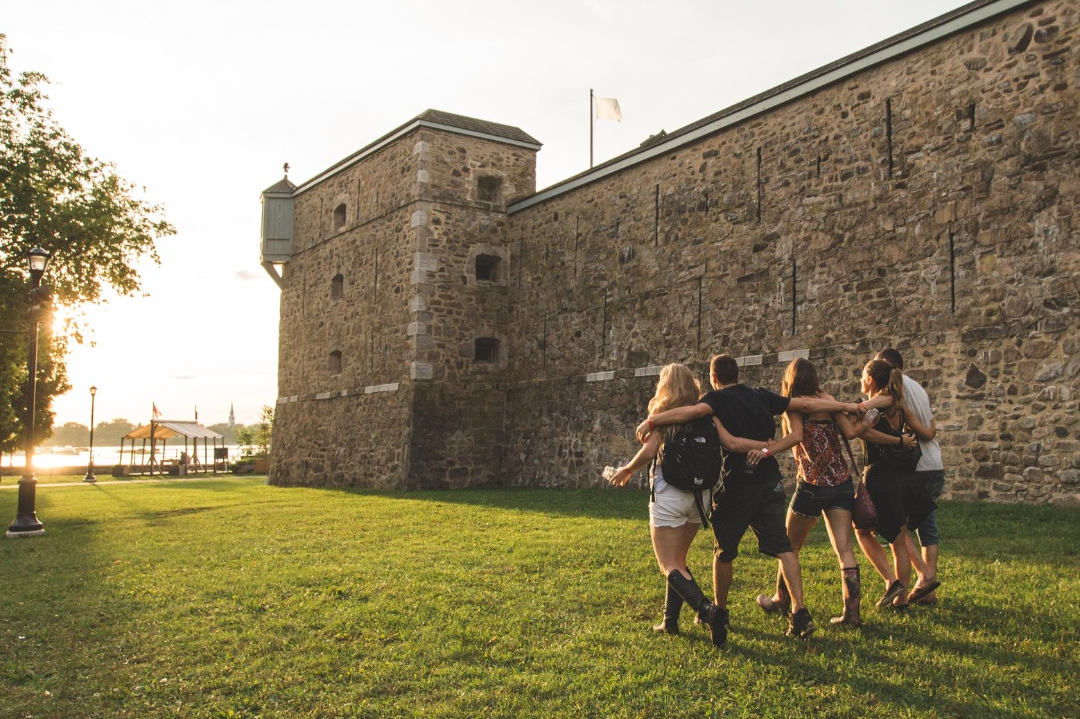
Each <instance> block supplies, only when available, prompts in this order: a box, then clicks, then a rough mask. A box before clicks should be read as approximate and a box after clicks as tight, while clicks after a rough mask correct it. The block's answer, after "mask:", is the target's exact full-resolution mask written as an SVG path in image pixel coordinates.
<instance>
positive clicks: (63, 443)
mask: <svg viewBox="0 0 1080 719" xmlns="http://www.w3.org/2000/svg"><path fill="white" fill-rule="evenodd" d="M89 442H90V428H89V427H87V426H86V425H85V424H83V423H82V422H64V423H63V424H62V425H60V426H59V427H53V436H52V439H50V440H49V441H48V442H46V443H45V444H46V445H47V446H51V447H85V446H86V445H87V444H89Z"/></svg>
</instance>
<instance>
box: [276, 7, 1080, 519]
mask: <svg viewBox="0 0 1080 719" xmlns="http://www.w3.org/2000/svg"><path fill="white" fill-rule="evenodd" d="M1078 21H1080V3H1077V2H1076V0H1056V1H1045V2H1030V3H1017V2H1003V1H1000V0H999V1H996V2H995V1H992V0H984V1H982V2H975V3H971V4H970V5H968V6H965V7H964V8H961V9H959V10H958V11H955V12H953V13H950V14H949V15H947V16H943V18H939V19H938V20H936V21H932V22H931V23H927V24H926V25H925V26H922V27H920V28H915V29H913V30H912V31H909V32H908V33H905V34H903V35H901V36H898V37H897V38H893V39H892V40H889V41H886V42H884V43H881V44H879V45H877V46H874V47H873V48H868V49H867V50H866V51H864V52H862V53H858V54H856V55H854V56H852V57H850V58H845V59H844V60H841V61H839V62H837V63H834V64H833V65H831V66H829V67H827V68H823V69H822V70H820V71H818V72H816V73H811V74H810V75H808V76H805V77H803V78H799V79H797V80H795V81H792V82H791V83H788V84H787V85H785V86H783V87H781V88H777V89H775V90H773V91H770V92H768V93H765V94H763V95H761V96H759V97H757V98H752V99H751V100H748V101H747V102H746V103H742V104H741V105H739V106H736V107H735V108H730V109H729V110H726V111H724V112H721V113H718V114H717V115H714V116H712V117H709V118H705V119H703V120H702V121H700V122H698V123H694V124H693V125H691V126H688V127H687V128H683V129H682V130H679V131H676V132H674V133H671V134H670V135H667V136H666V137H664V138H662V139H661V140H660V141H659V142H657V143H654V144H652V145H648V146H645V147H642V148H641V149H639V150H637V151H635V152H632V153H629V154H628V155H625V156H623V157H621V158H616V159H615V160H612V161H611V162H609V163H606V164H605V165H603V166H600V167H598V168H595V169H594V170H592V171H590V172H587V173H584V174H582V175H579V176H577V177H575V178H571V179H569V180H567V181H565V182H563V183H560V184H559V185H556V186H554V187H552V188H548V189H547V190H544V191H542V192H540V193H535V190H534V180H533V177H534V162H535V151H536V150H537V149H538V147H539V143H536V141H535V140H532V139H531V138H529V137H528V136H527V135H525V134H524V133H522V132H521V131H520V130H516V128H507V127H505V126H500V125H494V124H492V123H483V122H480V121H476V120H470V119H469V118H458V117H456V116H449V115H445V114H443V113H425V115H422V116H420V118H417V121H414V123H413V124H412V125H409V124H407V125H406V126H403V128H402V130H403V131H404V134H402V135H401V136H400V137H397V138H396V139H393V141H391V142H389V143H387V144H385V145H383V146H380V145H379V143H375V144H374V145H373V146H371V147H370V148H368V149H369V150H371V152H370V153H369V154H366V155H365V154H364V152H365V151H361V153H359V155H361V157H360V159H359V160H358V161H357V162H355V163H354V164H352V165H349V166H347V167H342V168H340V169H337V170H335V168H331V170H330V171H328V172H327V173H324V176H322V177H320V178H316V180H314V181H312V182H309V183H307V184H305V185H304V186H301V187H300V188H298V189H297V190H295V191H294V196H293V197H294V201H295V205H296V215H295V217H296V219H295V224H294V238H293V245H294V251H293V256H292V258H291V259H290V260H289V261H288V262H287V263H285V264H284V271H283V277H282V284H283V291H282V324H281V370H280V379H279V382H280V387H281V392H280V394H281V397H280V398H279V400H278V414H277V419H276V422H275V437H274V458H273V462H272V465H271V481H272V482H276V483H283V484H296V483H305V484H333V485H348V486H383V487H385V486H395V487H455V486H474V485H478V484H520V485H533V486H561V487H574V486H591V485H596V484H599V483H600V482H601V480H600V478H599V469H600V468H601V467H602V466H603V465H604V464H609V463H615V462H617V461H619V460H624V459H626V458H628V457H629V455H630V454H631V453H632V452H633V450H634V447H633V444H632V442H631V440H630V438H629V434H630V432H631V430H632V428H633V426H634V425H636V423H637V421H639V419H640V418H641V416H642V414H643V408H644V406H645V403H646V401H647V399H648V397H649V396H650V394H651V392H652V387H653V384H654V383H655V373H656V371H657V368H658V367H659V366H660V365H662V364H664V363H667V362H671V361H683V362H687V363H689V364H691V365H692V366H694V367H695V368H697V369H699V370H701V376H702V378H703V379H704V368H705V364H706V362H707V360H708V358H709V357H710V356H711V355H712V354H715V353H717V352H728V353H731V354H734V355H736V356H739V357H740V358H741V361H742V363H743V373H744V379H745V380H746V381H747V382H749V383H756V384H762V385H765V386H770V387H778V386H779V380H780V375H781V373H782V370H783V367H784V365H785V364H786V363H787V362H788V361H790V359H791V357H792V356H796V355H800V356H808V357H810V358H811V359H812V360H813V361H814V362H815V364H816V365H817V366H818V368H819V371H820V372H821V373H822V376H823V378H824V379H825V380H826V388H827V389H828V390H829V391H831V392H833V393H835V394H837V395H839V396H843V397H854V396H855V394H856V392H857V391H858V381H857V377H858V373H859V371H860V370H861V367H862V364H863V363H864V362H865V360H866V359H868V358H869V357H870V356H872V354H873V353H874V352H875V351H876V350H877V349H879V348H881V347H883V346H885V345H888V344H891V345H894V346H897V347H898V348H900V350H901V351H902V352H903V353H904V355H905V358H906V360H907V363H908V371H909V373H910V374H911V375H912V376H913V377H915V378H916V379H918V380H919V381H921V382H922V383H923V384H924V386H926V387H927V390H928V391H929V393H930V395H931V399H932V401H933V403H934V405H935V409H936V410H937V422H938V426H939V428H940V430H941V434H940V436H941V439H942V443H943V448H944V452H945V461H946V467H947V470H946V471H947V476H948V485H947V492H948V496H951V497H954V498H984V499H994V500H1003V501H1018V500H1019V501H1055V502H1075V501H1076V500H1077V498H1078V497H1080V489H1078V484H1080V455H1078V453H1077V451H1076V450H1077V447H1078V446H1080V445H1078V441H1080V421H1078V420H1080V417H1078V415H1077V391H1078V387H1077V384H1078V382H1077V376H1078V374H1080V332H1077V329H1078V320H1077V312H1078V310H1080V293H1078V288H1077V273H1078V270H1080V254H1078V249H1077V242H1076V231H1075V228H1074V226H1073V225H1074V215H1075V214H1076V211H1077V204H1078V200H1080V174H1078V172H1077V168H1078V160H1080V145H1078V138H1077V132H1078V129H1077V128H1078V126H1080V124H1078V112H1077V111H1078V109H1080V108H1078V104H1080V98H1078V93H1077V87H1078V84H1080V62H1078V57H1077V54H1078V47H1080V42H1078V29H1077V24H1078ZM425 117H427V118H429V119H430V120H431V122H427V123H425V121H424V118H425ZM414 125H415V127H414ZM409 128H412V129H409ZM393 135H394V134H393V133H392V134H391V136H393ZM391 136H388V137H391ZM380 142H381V141H380ZM341 204H345V206H346V224H345V226H344V228H341V229H338V228H336V227H335V209H336V208H338V207H339V206H340V205H341ZM337 219H338V220H340V215H338V217H337ZM478 257H479V258H480V261H479V262H478V260H477V258H478ZM376 265H377V266H378V270H377V271H376V270H375V266H376ZM335 275H342V276H343V277H344V290H343V292H342V296H341V297H340V298H337V299H335V298H332V297H331V293H332V291H333V290H332V279H333V278H334V277H335ZM376 278H377V282H376ZM478 340H483V342H489V343H493V344H492V346H494V347H495V350H494V352H491V351H490V347H489V345H488V344H482V343H481V344H479V345H478V342H477V341H478ZM481 345H482V346H481ZM335 348H336V351H340V352H341V367H340V371H339V372H337V373H336V374H335V373H331V372H330V370H329V369H328V368H329V367H331V364H330V363H329V360H328V358H329V354H330V352H332V351H335ZM382 385H392V386H394V387H395V389H393V390H392V391H383V392H368V391H367V389H366V388H371V387H376V386H382ZM343 392H344V394H345V396H342V393H343ZM327 393H329V394H327ZM335 393H336V394H335Z"/></svg>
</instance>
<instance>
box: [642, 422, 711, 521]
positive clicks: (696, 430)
mask: <svg viewBox="0 0 1080 719" xmlns="http://www.w3.org/2000/svg"><path fill="white" fill-rule="evenodd" d="M657 431H659V430H657ZM657 462H659V463H660V469H661V470H662V471H663V473H664V481H665V482H667V483H668V484H670V485H671V486H672V487H675V488H676V489H681V490H684V491H687V492H693V493H694V498H695V499H696V500H697V505H698V512H699V513H700V514H701V520H702V522H703V523H706V524H707V523H708V518H707V517H706V516H705V507H704V501H703V499H702V492H703V491H705V490H711V489H712V488H713V487H715V486H716V485H718V484H720V483H721V482H722V481H723V480H724V478H725V477H726V476H727V473H728V468H727V453H726V452H724V448H723V447H721V446H720V434H719V433H718V432H717V431H716V426H715V425H714V424H713V418H712V417H711V416H709V417H699V418H698V419H695V420H694V421H693V422H689V423H687V424H684V425H680V426H679V427H677V428H676V429H675V432H674V433H673V434H672V436H671V439H668V440H666V441H665V442H664V443H663V444H662V445H661V446H660V454H659V455H658V456H657Z"/></svg>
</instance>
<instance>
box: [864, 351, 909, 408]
mask: <svg viewBox="0 0 1080 719" xmlns="http://www.w3.org/2000/svg"><path fill="white" fill-rule="evenodd" d="M866 375H867V376H868V377H869V378H870V379H872V380H874V386H875V387H877V388H878V389H883V390H885V391H886V392H888V393H889V394H890V395H892V398H893V399H894V400H895V401H896V406H898V407H900V406H902V405H903V404H904V373H903V372H901V371H900V370H898V369H896V368H895V367H893V366H892V365H891V364H889V363H888V362H886V361H885V360H879V359H873V360H870V361H869V362H867V363H866Z"/></svg>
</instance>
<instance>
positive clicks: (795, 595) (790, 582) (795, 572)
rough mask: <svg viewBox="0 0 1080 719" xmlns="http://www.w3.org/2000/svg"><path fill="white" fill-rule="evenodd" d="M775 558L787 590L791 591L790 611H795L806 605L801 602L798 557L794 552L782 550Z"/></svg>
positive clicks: (801, 592)
mask: <svg viewBox="0 0 1080 719" xmlns="http://www.w3.org/2000/svg"><path fill="white" fill-rule="evenodd" d="M777 559H779V560H780V568H781V570H783V572H784V582H786V583H787V586H788V592H790V593H791V611H792V613H794V612H797V611H799V610H800V609H802V608H803V607H804V606H806V605H804V604H803V591H802V569H801V568H800V567H799V557H798V555H796V554H795V552H784V553H783V554H781V555H780V556H779V557H777Z"/></svg>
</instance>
